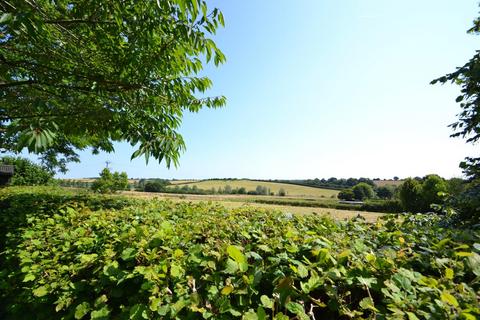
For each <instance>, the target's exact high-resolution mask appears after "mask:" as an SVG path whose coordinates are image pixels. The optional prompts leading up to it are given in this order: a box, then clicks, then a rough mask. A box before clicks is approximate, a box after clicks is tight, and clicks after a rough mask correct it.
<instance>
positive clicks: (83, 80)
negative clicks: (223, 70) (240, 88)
mask: <svg viewBox="0 0 480 320" xmlns="http://www.w3.org/2000/svg"><path fill="white" fill-rule="evenodd" d="M223 24H224V21H223V16H222V13H221V12H220V11H219V10H218V9H213V10H210V9H208V8H207V4H206V2H205V1H201V0H189V1H184V0H172V1H170V0H168V1H167V0H156V1H146V0H137V1H133V0H131V1H121V2H119V1H113V0H104V1H70V0H56V1H50V0H36V1H1V2H0V44H1V46H0V75H1V81H0V106H1V109H0V149H6V150H15V151H19V150H22V149H24V148H27V149H28V150H30V151H31V152H35V153H41V154H42V156H43V159H44V160H45V162H46V163H48V164H49V166H50V167H51V168H53V167H60V168H61V169H62V170H64V169H65V163H66V162H68V161H79V158H78V155H77V150H83V149H85V148H87V147H91V148H92V149H93V151H94V153H96V152H98V151H99V150H104V151H108V152H110V151H113V149H114V142H115V141H126V142H128V143H130V144H131V145H132V146H134V147H136V148H137V150H136V151H135V152H134V153H133V154H132V157H139V156H144V157H145V158H146V159H147V160H148V158H149V157H154V158H155V159H157V160H159V161H162V160H164V161H165V162H166V164H167V166H170V164H171V163H173V164H175V165H176V164H177V163H178V158H179V153H180V152H181V151H182V150H184V148H185V144H184V140H183V138H182V136H181V135H180V134H179V132H178V128H179V126H180V123H181V121H182V115H183V113H184V112H196V111H198V110H200V109H201V108H203V107H211V108H215V107H220V106H223V105H224V104H225V98H224V97H205V94H204V93H205V92H206V91H207V90H208V89H209V88H210V87H211V86H212V82H211V80H210V79H209V78H207V77H204V76H203V75H200V74H201V73H203V72H202V69H203V67H204V65H205V64H206V63H209V62H210V61H213V63H214V64H215V65H219V64H221V63H223V62H224V61H225V56H224V55H223V53H222V52H221V51H220V50H219V49H218V48H217V46H216V45H215V43H214V41H213V40H212V39H211V36H212V35H213V34H214V33H215V32H216V30H217V29H218V27H219V26H220V25H223Z"/></svg>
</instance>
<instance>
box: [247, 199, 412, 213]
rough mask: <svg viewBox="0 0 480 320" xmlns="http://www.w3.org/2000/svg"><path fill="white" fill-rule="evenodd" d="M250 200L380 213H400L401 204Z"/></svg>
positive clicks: (379, 201) (393, 202)
mask: <svg viewBox="0 0 480 320" xmlns="http://www.w3.org/2000/svg"><path fill="white" fill-rule="evenodd" d="M252 202H256V203H265V204H276V205H287V206H296V207H311V208H329V209H339V210H353V211H370V212H382V213H401V212H403V209H402V205H401V203H400V201H398V200H366V201H365V202H364V203H363V204H362V205H354V204H348V203H339V202H338V201H337V200H330V199H326V200H313V199H255V200H253V201H252Z"/></svg>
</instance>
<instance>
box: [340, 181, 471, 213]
mask: <svg viewBox="0 0 480 320" xmlns="http://www.w3.org/2000/svg"><path fill="white" fill-rule="evenodd" d="M466 186H467V182H466V181H465V180H463V179H460V178H452V179H449V180H445V179H443V178H441V177H440V176H438V175H435V174H431V175H427V176H425V177H423V178H420V177H415V178H407V179H405V180H404V181H403V183H402V184H401V185H400V186H399V187H395V186H394V185H387V186H381V187H372V186H371V185H369V184H366V183H359V184H357V185H355V186H354V187H353V188H349V189H345V190H342V191H340V193H339V194H338V198H339V199H342V200H350V201H352V200H359V201H363V200H367V199H383V200H392V199H393V200H398V201H400V203H401V205H402V207H403V209H404V210H405V211H409V212H428V211H432V205H443V204H445V203H446V201H447V200H448V199H453V198H457V197H458V196H459V195H461V194H462V192H464V190H465V188H466Z"/></svg>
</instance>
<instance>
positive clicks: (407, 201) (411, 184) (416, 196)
mask: <svg viewBox="0 0 480 320" xmlns="http://www.w3.org/2000/svg"><path fill="white" fill-rule="evenodd" d="M398 196H399V198H400V201H401V202H402V206H403V208H404V209H405V210H407V211H410V212H418V211H420V210H421V208H422V206H423V202H422V185H421V184H420V182H418V180H416V179H412V178H407V179H405V181H403V183H402V184H401V185H400V187H399V192H398Z"/></svg>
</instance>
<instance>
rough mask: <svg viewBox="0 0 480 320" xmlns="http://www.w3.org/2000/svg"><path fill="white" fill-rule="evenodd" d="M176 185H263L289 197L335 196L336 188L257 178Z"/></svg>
mask: <svg viewBox="0 0 480 320" xmlns="http://www.w3.org/2000/svg"><path fill="white" fill-rule="evenodd" d="M175 185H176V186H182V185H188V186H189V187H193V186H197V188H199V189H204V190H209V189H212V188H215V190H218V188H222V189H223V188H225V187H226V186H227V185H228V186H230V187H232V188H242V187H243V188H245V189H246V190H247V191H251V190H255V188H256V187H257V186H262V187H263V186H264V187H266V188H268V189H270V191H271V192H273V193H275V194H277V193H278V191H279V190H280V189H284V190H285V192H286V193H287V196H290V197H312V198H331V197H334V198H336V197H337V194H338V190H330V189H322V188H314V187H306V186H300V185H294V184H288V183H277V182H264V181H257V180H247V179H242V180H203V181H198V182H186V183H175Z"/></svg>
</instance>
